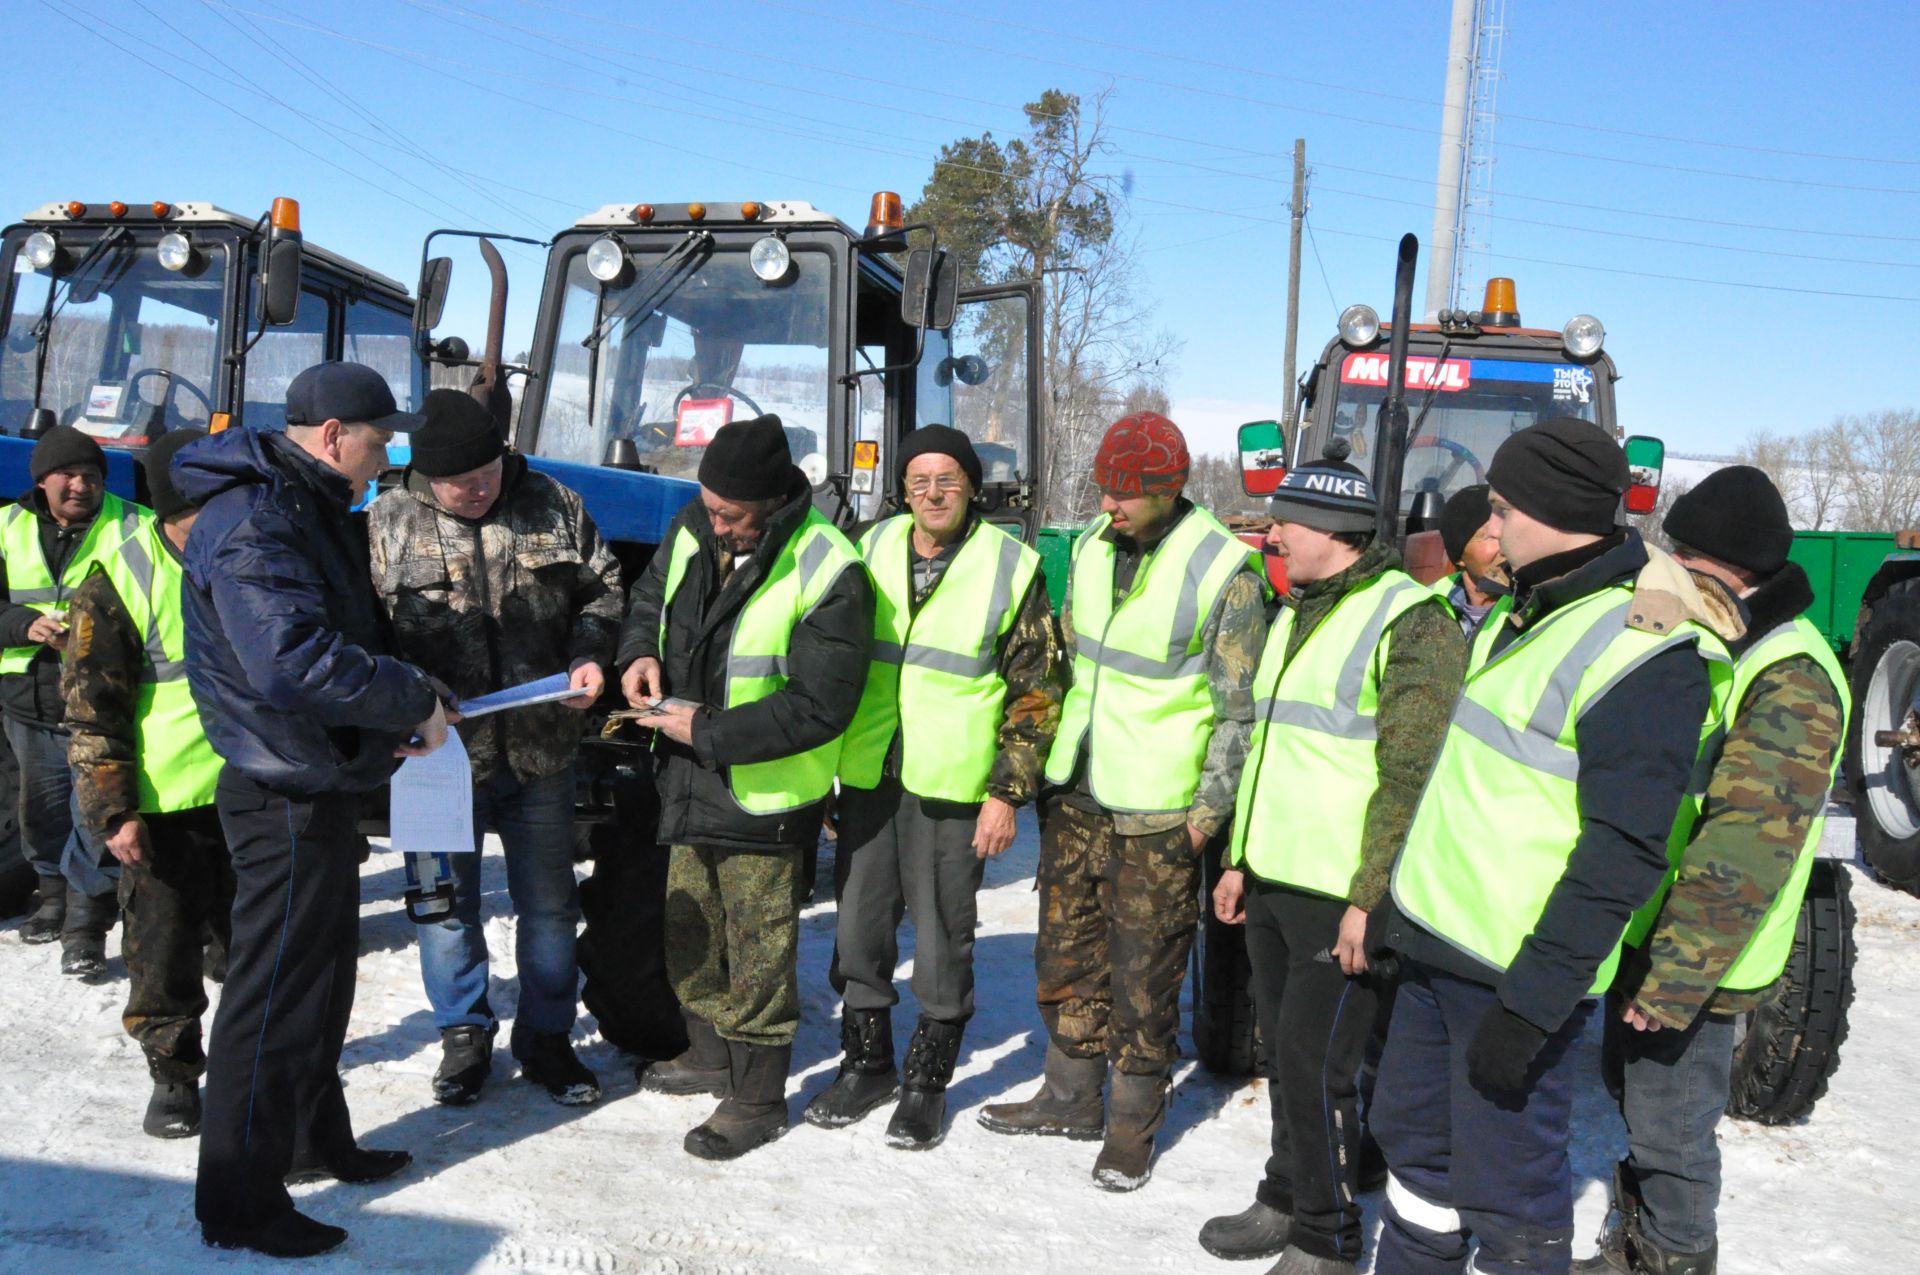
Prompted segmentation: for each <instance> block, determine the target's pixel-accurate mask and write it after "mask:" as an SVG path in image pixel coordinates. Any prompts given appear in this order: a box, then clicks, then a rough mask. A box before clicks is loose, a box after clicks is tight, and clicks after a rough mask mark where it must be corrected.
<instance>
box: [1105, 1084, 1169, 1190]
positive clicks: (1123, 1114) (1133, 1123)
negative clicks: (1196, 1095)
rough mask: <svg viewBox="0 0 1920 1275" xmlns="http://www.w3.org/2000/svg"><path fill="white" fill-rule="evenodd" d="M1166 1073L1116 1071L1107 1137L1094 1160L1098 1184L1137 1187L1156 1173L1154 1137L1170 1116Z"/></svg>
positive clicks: (1108, 1188) (1123, 1188)
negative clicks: (1145, 1074)
mask: <svg viewBox="0 0 1920 1275" xmlns="http://www.w3.org/2000/svg"><path fill="white" fill-rule="evenodd" d="M1169 1088H1170V1086H1169V1084H1168V1081H1167V1078H1166V1076H1164V1075H1158V1074H1156V1075H1150V1076H1136V1075H1134V1074H1133V1073H1132V1072H1126V1071H1115V1072H1114V1073H1113V1092H1112V1094H1111V1095H1109V1096H1108V1099H1107V1140H1106V1142H1105V1144H1104V1145H1102V1146H1101V1148H1100V1156H1099V1158H1098V1159H1096V1160H1095V1161H1094V1162H1093V1181H1094V1185H1095V1186H1098V1187H1100V1188H1101V1189H1102V1190H1106V1191H1137V1190H1139V1189H1140V1188H1141V1187H1143V1186H1145V1185H1146V1184H1147V1179H1148V1178H1150V1177H1152V1176H1153V1138H1154V1135H1155V1134H1157V1133H1159V1132H1160V1126H1161V1124H1163V1123H1164V1122H1165V1121H1166V1118H1167V1091H1168V1089H1169Z"/></svg>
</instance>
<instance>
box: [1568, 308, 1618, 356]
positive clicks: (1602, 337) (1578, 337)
mask: <svg viewBox="0 0 1920 1275" xmlns="http://www.w3.org/2000/svg"><path fill="white" fill-rule="evenodd" d="M1606 339H1607V330H1606V329H1605V328H1603V327H1601V326H1600V320H1598V319H1596V318H1594V317H1593V316H1592V315H1590V314H1576V315H1574V316H1573V317H1572V318H1571V319H1568V320H1567V326H1566V327H1564V328H1562V329H1560V342H1561V344H1563V345H1565V346H1566V347H1567V353H1568V354H1571V355H1572V356H1573V357H1574V358H1576V359H1590V358H1592V357H1593V356H1594V355H1596V354H1598V353H1600V347H1601V345H1602V344H1604V343H1605V342H1606Z"/></svg>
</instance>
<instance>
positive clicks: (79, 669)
mask: <svg viewBox="0 0 1920 1275" xmlns="http://www.w3.org/2000/svg"><path fill="white" fill-rule="evenodd" d="M67 625H68V638H67V652H66V661H65V664H64V666H63V667H62V669H61V681H60V689H61V693H62V695H63V697H64V698H65V700H66V713H67V729H68V731H69V732H70V736H69V740H68V744H67V760H68V762H69V763H70V764H71V765H72V767H73V787H74V796H75V800H76V801H77V803H78V805H79V809H80V823H81V825H82V826H83V827H84V828H85V829H86V830H87V832H88V834H89V835H90V836H92V837H93V839H94V841H95V843H96V844H98V843H100V842H103V841H105V840H106V837H107V829H108V828H109V827H110V826H111V825H112V824H113V823H114V822H115V821H116V820H118V819H120V818H122V817H123V816H126V815H132V814H137V813H139V810H140V776H139V767H138V764H137V758H138V748H137V744H136V742H135V741H136V740H137V739H138V738H139V736H138V734H137V732H136V722H135V708H134V696H135V693H136V692H137V691H138V689H139V685H140V668H141V664H142V660H143V646H142V643H141V640H140V631H139V630H138V629H137V628H135V627H134V623H133V616H132V615H131V614H130V613H129V612H128V611H127V608H126V606H125V605H124V604H122V603H121V601H120V595H119V593H118V592H116V591H115V589H114V587H113V582H112V581H111V580H109V579H108V578H107V574H106V572H105V571H102V570H100V569H98V568H96V569H95V570H94V571H93V572H92V573H91V574H90V575H88V576H87V578H86V579H85V580H84V581H82V582H81V584H80V587H79V588H78V589H75V590H74V591H73V597H72V598H71V600H70V601H69V602H68V609H67Z"/></svg>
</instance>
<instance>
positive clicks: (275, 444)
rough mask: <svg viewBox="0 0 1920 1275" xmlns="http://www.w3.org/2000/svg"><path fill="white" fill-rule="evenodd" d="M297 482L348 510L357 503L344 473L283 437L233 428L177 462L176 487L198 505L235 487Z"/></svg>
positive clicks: (184, 451) (200, 443) (182, 454)
mask: <svg viewBox="0 0 1920 1275" xmlns="http://www.w3.org/2000/svg"><path fill="white" fill-rule="evenodd" d="M296 479H297V480H299V481H303V482H305V483H306V484H307V485H308V486H309V487H312V488H313V489H314V491H315V492H317V493H319V494H320V495H321V496H322V497H324V498H326V499H327V500H328V501H330V502H333V503H337V504H338V505H339V507H340V508H341V509H342V510H343V511H344V510H345V509H347V508H349V507H350V506H351V505H352V504H353V485H352V484H351V483H349V482H348V481H347V478H346V475H344V474H341V473H339V472H337V471H335V470H332V469H329V468H327V467H326V466H325V465H322V464H321V463H320V462H319V461H317V460H315V459H314V458H313V457H311V456H309V455H307V453H306V452H304V451H302V450H301V449H300V448H299V447H298V446H297V445H295V443H294V442H293V440H292V439H290V438H288V437H287V436H286V435H285V434H279V433H270V432H268V431H265V430H255V429H229V430H223V431H222V432H220V433H218V434H210V435H208V436H207V437H206V438H203V439H201V440H200V441H198V442H196V443H191V444H189V445H188V446H187V447H185V448H184V449H182V450H181V452H180V454H179V455H178V456H175V457H174V458H173V485H174V486H175V487H176V488H177V489H178V490H179V492H180V494H181V495H182V496H184V497H186V498H187V499H188V500H191V501H192V502H193V503H194V504H196V505H205V504H206V503H207V502H208V501H210V500H212V499H213V498H214V497H215V496H218V495H219V494H221V493H222V492H226V491H232V490H233V489H234V488H237V487H249V486H267V487H276V486H279V485H281V484H283V483H286V482H289V481H293V480H296Z"/></svg>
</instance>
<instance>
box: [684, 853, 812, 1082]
mask: <svg viewBox="0 0 1920 1275" xmlns="http://www.w3.org/2000/svg"><path fill="white" fill-rule="evenodd" d="M799 875H800V855H799V854H798V853H797V852H794V851H780V850H771V851H769V850H723V849H719V848H716V847H712V846H688V845H676V846H674V847H673V848H672V850H671V852H670V856H669V858H668V861H667V911H666V931H667V933H666V942H667V978H668V979H669V980H671V982H672V983H673V991H674V994H675V995H676V996H678V997H679V998H680V1004H681V1005H682V1006H683V1007H685V1009H686V1011H687V1012H688V1013H690V1014H692V1015H693V1016H694V1017H696V1018H698V1019H701V1020H702V1021H704V1022H706V1023H708V1024H710V1025H711V1026H712V1027H713V1029H714V1030H715V1031H717V1032H719V1033H720V1035H721V1036H722V1037H723V1038H725V1039H727V1040H738V1041H742V1042H744V1043H746V1044H749V1045H788V1044H792V1043H793V1036H794V1031H795V1030H796V1029H797V1028H798V1027H799V1026H800V972H799V960H800V904H799V897H798V881H799Z"/></svg>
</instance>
